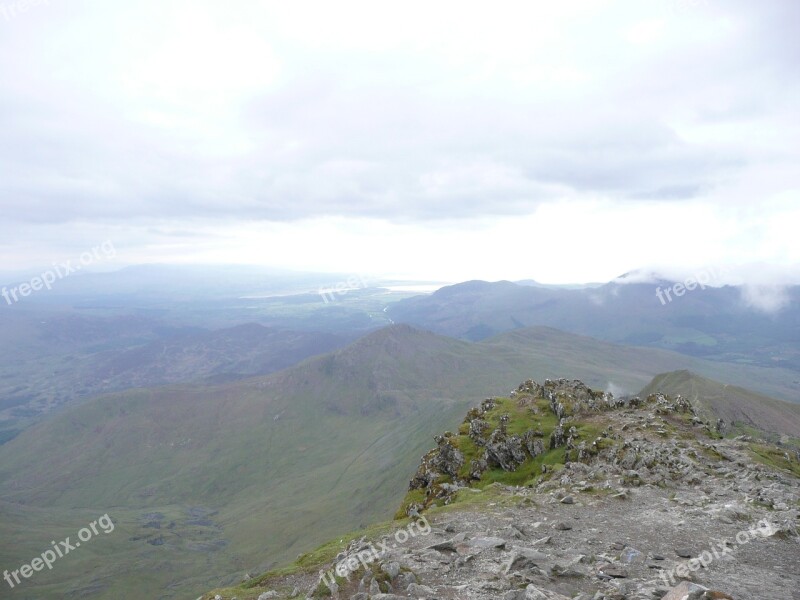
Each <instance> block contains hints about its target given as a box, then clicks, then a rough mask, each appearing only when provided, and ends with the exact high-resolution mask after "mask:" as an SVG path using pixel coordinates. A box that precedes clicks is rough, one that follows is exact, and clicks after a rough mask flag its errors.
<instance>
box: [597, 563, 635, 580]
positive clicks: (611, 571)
mask: <svg viewBox="0 0 800 600" xmlns="http://www.w3.org/2000/svg"><path fill="white" fill-rule="evenodd" d="M600 572H601V573H603V574H604V575H608V576H609V577H613V578H614V579H625V578H626V577H627V576H628V572H627V571H626V570H625V569H623V568H622V567H620V566H616V565H603V566H601V567H600Z"/></svg>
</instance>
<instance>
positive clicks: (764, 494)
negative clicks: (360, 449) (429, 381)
mask: <svg viewBox="0 0 800 600" xmlns="http://www.w3.org/2000/svg"><path fill="white" fill-rule="evenodd" d="M663 379H664V378H662V380H663ZM705 410H707V405H700V404H698V403H697V401H696V400H692V399H688V398H685V397H683V396H681V395H676V396H670V395H666V394H663V393H660V392H654V393H651V394H649V395H647V396H626V397H622V398H615V397H614V395H613V394H610V393H608V392H602V391H598V390H593V389H591V388H590V387H588V386H586V385H585V384H583V383H582V382H580V381H577V380H566V379H559V380H545V381H544V383H542V384H539V383H537V382H535V381H532V380H528V381H526V382H524V383H523V384H522V385H520V386H519V387H518V388H517V389H516V390H514V391H513V392H512V393H511V394H510V395H509V396H508V397H492V398H487V399H486V400H484V401H483V402H482V403H481V404H480V406H479V407H476V408H473V409H471V410H470V411H469V412H468V413H467V417H466V418H465V419H464V421H463V423H462V424H461V425H460V427H459V428H458V430H457V431H456V432H455V433H453V432H444V433H443V434H441V435H437V436H436V437H435V442H436V448H434V449H433V450H431V451H430V452H428V453H426V454H425V455H424V456H423V458H422V461H421V463H420V466H419V468H418V469H417V471H416V473H415V474H414V475H413V477H412V478H411V480H410V483H409V490H408V493H407V495H406V497H405V499H404V500H403V502H402V506H401V509H400V510H399V511H398V515H397V519H396V520H395V521H394V522H391V523H385V524H381V525H376V526H373V527H372V528H371V529H369V530H366V531H360V532H356V533H353V534H350V535H347V536H343V537H341V538H340V539H338V540H337V541H334V542H332V543H330V544H328V545H326V546H323V547H321V548H320V549H319V550H317V551H316V552H313V553H311V554H305V555H302V556H301V557H300V558H299V559H298V560H297V561H296V562H295V563H294V564H293V565H292V566H290V567H287V568H284V569H281V570H279V571H275V572H272V573H267V574H266V575H264V576H262V577H259V578H256V579H250V580H249V581H248V582H247V583H245V584H244V585H243V586H241V587H239V588H230V589H225V590H218V591H216V592H212V593H210V594H208V595H206V596H203V597H202V598H203V600H231V599H232V598H238V599H239V600H256V599H258V600H266V599H267V598H341V599H349V600H399V599H401V598H437V599H438V598H441V599H452V600H490V599H492V600H493V599H497V598H501V599H503V600H570V599H580V600H628V599H630V600H639V599H651V598H652V599H662V600H687V599H695V600H697V599H707V600H711V599H729V600H730V599H735V600H764V599H767V598H769V599H770V600H795V599H796V598H797V595H796V591H797V590H798V589H800V574H799V573H798V571H797V564H798V560H800V537H799V536H798V532H797V520H798V518H800V510H799V504H798V501H799V500H800V449H798V448H799V447H798V442H799V441H800V440H797V439H791V438H787V439H785V440H784V441H781V442H779V443H778V444H771V443H769V442H767V441H766V440H763V439H758V438H756V437H752V436H748V435H740V436H737V437H728V438H725V437H724V436H723V430H724V428H725V424H724V420H722V419H717V420H716V421H713V420H708V419H705V418H703V416H702V415H703V412H702V411H705Z"/></svg>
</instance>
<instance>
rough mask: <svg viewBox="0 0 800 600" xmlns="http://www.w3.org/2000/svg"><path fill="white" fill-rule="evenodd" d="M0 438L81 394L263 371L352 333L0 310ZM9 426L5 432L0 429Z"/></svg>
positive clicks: (326, 347)
mask: <svg viewBox="0 0 800 600" xmlns="http://www.w3.org/2000/svg"><path fill="white" fill-rule="evenodd" d="M0 324H2V325H5V328H4V329H3V338H4V339H3V341H4V344H3V355H4V360H3V362H2V365H0V444H2V443H3V442H4V441H5V440H6V439H8V437H11V435H13V434H14V433H16V432H17V431H19V430H20V429H22V428H24V427H25V426H26V425H27V423H29V422H30V420H31V419H33V418H37V417H39V416H41V415H43V414H46V413H47V412H48V411H49V410H51V409H53V408H54V407H57V406H62V405H64V404H67V403H69V402H71V401H74V400H76V399H79V398H85V397H88V396H92V395H97V394H100V393H104V392H109V391H117V390H122V389H128V388H134V387H150V386H154V385H161V384H166V383H186V382H190V381H200V380H204V379H209V378H210V379H213V380H215V381H224V380H230V379H236V378H242V377H245V376H254V375H264V374H267V373H273V372H275V371H279V370H281V369H284V368H286V367H288V366H291V365H294V364H297V363H298V362H300V361H301V360H303V359H306V358H308V357H310V356H314V355H317V354H324V353H326V352H330V351H331V350H334V349H336V348H340V347H342V346H344V345H345V344H347V343H348V342H350V341H352V339H353V338H354V337H355V336H353V335H338V334H332V333H320V332H314V331H302V332H296V331H285V330H280V329H275V328H268V327H264V326H262V325H258V324H254V323H249V324H244V325H239V326H236V327H231V328H223V329H217V330H214V331H209V330H206V329H201V328H198V327H169V326H167V325H166V324H165V323H163V322H162V321H160V320H159V319H156V318H153V317H150V316H142V315H108V316H105V317H98V316H91V317H90V316H83V315H80V314H75V313H74V312H70V311H57V312H43V311H36V312H33V313H31V314H27V313H22V314H10V315H9V314H8V313H5V314H0ZM4 432H6V435H5V436H4V435H3V433H4Z"/></svg>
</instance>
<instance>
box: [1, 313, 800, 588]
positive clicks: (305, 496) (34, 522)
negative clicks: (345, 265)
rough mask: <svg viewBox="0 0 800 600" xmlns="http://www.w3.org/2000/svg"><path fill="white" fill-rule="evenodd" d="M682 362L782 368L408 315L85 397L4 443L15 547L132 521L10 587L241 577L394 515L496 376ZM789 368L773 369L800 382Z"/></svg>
mask: <svg viewBox="0 0 800 600" xmlns="http://www.w3.org/2000/svg"><path fill="white" fill-rule="evenodd" d="M677 368H692V369H693V370H695V371H698V372H708V371H711V370H718V371H719V370H724V369H727V371H726V373H727V375H728V376H729V379H726V380H729V381H732V380H733V378H739V379H743V378H747V377H752V378H753V379H752V381H753V382H756V383H755V385H756V387H758V388H759V389H765V387H764V386H762V385H761V383H762V382H765V381H767V380H768V379H770V378H772V379H774V377H775V374H776V373H778V374H780V371H779V370H777V369H775V370H770V373H769V374H768V375H767V374H764V373H762V372H761V370H759V369H757V368H754V367H736V368H733V367H727V366H725V365H720V364H718V363H713V362H709V361H702V360H699V359H692V358H689V357H685V356H682V355H679V354H675V353H670V352H665V351H661V350H652V349H642V348H638V349H637V348H634V349H631V348H626V347H622V346H615V345H613V344H608V343H604V342H598V341H596V340H591V339H589V338H584V337H581V336H576V335H572V334H564V333H561V332H558V331H556V330H552V329H547V328H534V329H531V330H522V331H513V332H510V333H508V334H504V335H503V336H499V337H495V338H493V339H490V340H486V341H484V342H481V343H471V342H466V341H462V340H457V339H453V338H447V337H442V336H438V335H436V334H433V333H430V332H425V331H419V330H416V329H414V328H411V327H409V326H407V325H396V326H392V327H388V328H385V329H382V330H379V331H376V332H374V333H371V334H368V335H367V336H364V337H363V338H361V339H359V340H357V341H356V342H354V343H353V344H351V345H349V346H347V347H345V348H342V349H339V350H336V351H334V352H332V353H329V354H327V355H323V356H319V357H315V358H311V359H308V360H306V361H305V362H303V363H301V364H299V365H296V366H294V367H291V368H289V369H286V370H283V371H281V372H278V373H274V374H271V375H268V376H263V377H256V378H252V379H246V380H237V381H233V382H225V383H221V384H218V385H208V384H204V385H185V384H181V385H170V386H166V387H157V388H146V389H135V390H128V391H124V392H119V393H114V394H108V395H105V396H101V397H99V398H95V399H90V400H86V401H83V402H82V403H81V404H80V405H78V406H74V407H72V408H67V409H65V410H63V411H61V412H59V413H57V414H54V415H51V417H50V418H48V419H47V420H45V421H43V422H41V423H39V424H37V425H36V426H34V427H32V428H30V429H28V430H26V431H24V432H22V433H21V434H20V435H19V436H17V437H16V438H15V439H13V440H11V441H10V442H8V443H7V444H5V445H3V446H2V447H0V513H2V514H0V534H1V535H2V538H3V539H4V540H6V541H7V543H6V544H5V545H3V546H2V547H0V564H3V565H6V564H9V565H13V564H21V562H22V561H24V560H27V559H29V558H30V556H36V555H37V554H38V553H41V549H40V547H41V546H42V544H43V543H44V544H45V545H46V544H47V543H48V542H49V541H50V540H51V539H53V538H52V536H53V535H55V533H50V531H51V529H50V527H51V526H53V524H54V523H58V526H57V527H55V526H53V528H52V531H54V532H58V533H59V534H60V533H62V532H63V534H64V536H67V535H70V532H72V533H73V536H74V532H76V531H78V530H79V529H80V528H81V527H84V526H85V525H86V524H87V523H88V522H90V521H92V520H93V519H97V517H98V516H100V515H105V514H109V515H110V517H111V518H113V519H114V520H115V524H116V533H114V534H109V535H108V536H103V537H102V538H101V539H98V540H95V541H94V545H93V546H92V548H91V552H95V551H96V552H97V553H98V554H99V556H98V555H94V554H92V553H91V552H90V551H89V549H87V553H86V554H80V555H78V556H77V557H75V559H74V560H75V562H74V563H68V564H63V565H60V566H59V569H58V570H54V571H53V572H47V573H38V574H37V577H36V579H35V580H34V581H31V582H29V583H30V585H29V586H28V587H27V588H26V589H23V590H21V591H19V592H12V595H11V596H10V597H11V598H15V597H26V596H25V595H24V594H25V593H33V594H35V595H36V598H42V599H47V598H64V597H71V596H76V597H94V598H123V599H124V598H142V597H160V598H173V597H174V598H178V597H193V596H192V594H197V593H199V592H200V591H202V590H204V589H209V588H211V587H214V586H216V585H218V584H219V583H220V581H221V580H222V581H227V582H228V583H234V582H235V579H234V576H230V575H228V576H227V578H226V574H230V573H237V574H238V575H237V576H236V577H238V576H241V574H243V573H244V572H245V571H251V570H255V571H263V570H265V569H267V568H269V567H272V566H275V565H278V564H281V563H284V562H286V561H287V560H288V559H290V558H291V557H294V556H296V555H297V554H298V553H299V552H303V551H306V550H308V549H309V548H311V547H313V546H314V545H315V544H317V543H321V542H323V541H325V540H326V539H330V538H332V537H333V536H335V535H337V534H339V533H341V532H343V531H350V530H352V529H353V528H355V527H359V526H365V525H368V524H370V523H372V522H375V521H378V520H381V519H385V518H388V517H389V516H391V515H392V514H393V512H394V510H395V509H396V507H397V502H398V498H400V497H401V496H402V494H403V492H404V490H405V488H406V485H407V479H408V476H409V473H411V472H412V471H413V468H414V465H415V464H416V463H417V461H418V458H419V456H420V454H421V453H422V452H423V451H424V450H425V449H426V448H427V446H428V445H429V443H430V439H431V436H432V435H434V434H435V433H436V432H438V431H442V430H446V429H451V428H453V427H455V426H457V424H458V422H459V420H460V417H461V415H462V414H463V412H464V411H465V410H466V409H467V408H468V407H470V406H474V405H476V404H477V403H479V402H480V401H481V400H482V399H484V398H485V397H486V396H487V395H489V394H491V393H492V390H498V389H500V390H502V389H511V388H512V387H513V386H514V385H515V384H516V382H518V381H520V380H523V379H525V378H527V377H542V376H541V375H540V373H541V372H542V371H545V370H549V372H551V373H556V374H561V375H569V376H571V377H581V378H585V379H586V381H587V382H591V384H590V385H592V386H596V387H599V388H600V389H606V388H607V387H608V385H609V382H610V381H613V382H615V385H618V386H623V387H625V388H626V389H630V390H636V389H640V388H642V387H643V386H645V385H647V383H648V382H649V381H650V380H651V379H652V377H653V376H654V375H656V374H658V373H662V372H665V371H669V370H674V369H677ZM782 376H783V377H784V379H781V378H780V377H779V378H778V379H777V381H775V380H773V381H772V384H771V385H772V386H773V387H774V388H775V389H782V390H783V391H784V393H788V391H789V387H788V386H789V385H790V382H789V381H788V379H786V377H788V375H786V374H784V375H782ZM778 406H783V403H780V404H779V405H778ZM787 407H788V405H787ZM786 410H787V411H788V412H787V414H796V413H795V412H792V411H793V410H794V408H793V407H788V408H786ZM37 548H38V549H39V550H38V552H37ZM71 564H74V569H73V568H71V567H70V566H69V565H71ZM84 569H86V570H84ZM26 590H27V591H26ZM14 594H22V595H19V596H15V595H14ZM194 597H196V596H194Z"/></svg>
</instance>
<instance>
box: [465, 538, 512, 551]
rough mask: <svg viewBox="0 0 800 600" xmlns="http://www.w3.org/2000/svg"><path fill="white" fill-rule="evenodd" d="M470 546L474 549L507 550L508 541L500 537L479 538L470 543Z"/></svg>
mask: <svg viewBox="0 0 800 600" xmlns="http://www.w3.org/2000/svg"><path fill="white" fill-rule="evenodd" d="M469 545H470V546H472V547H473V548H481V549H485V548H505V547H506V541H505V540H504V539H503V538H498V537H477V538H475V539H472V540H470V541H469Z"/></svg>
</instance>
